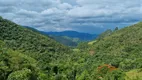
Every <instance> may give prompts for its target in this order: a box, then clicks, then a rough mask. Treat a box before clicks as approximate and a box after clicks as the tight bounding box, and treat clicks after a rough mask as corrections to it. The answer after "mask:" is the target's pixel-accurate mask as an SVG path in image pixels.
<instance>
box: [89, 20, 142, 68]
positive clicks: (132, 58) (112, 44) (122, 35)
mask: <svg viewBox="0 0 142 80" xmlns="http://www.w3.org/2000/svg"><path fill="white" fill-rule="evenodd" d="M141 35H142V22H140V23H138V24H134V25H132V26H129V27H126V28H124V29H121V30H117V31H114V32H113V33H111V35H109V36H106V37H104V38H102V39H100V40H96V41H94V43H93V44H91V45H90V44H89V48H88V49H87V50H93V51H94V54H95V57H97V56H98V57H97V58H98V59H101V60H102V61H103V62H105V63H107V64H111V65H114V66H116V67H119V68H121V69H123V70H125V71H127V70H131V69H135V68H142V64H141V63H142V36H141Z"/></svg>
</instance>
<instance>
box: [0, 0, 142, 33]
mask: <svg viewBox="0 0 142 80" xmlns="http://www.w3.org/2000/svg"><path fill="white" fill-rule="evenodd" d="M140 3H142V0H132V1H130V0H0V16H3V17H4V18H6V19H10V20H12V21H14V22H16V23H18V24H20V25H26V26H31V27H34V28H36V29H39V30H43V31H64V30H76V31H81V32H90V33H100V32H102V31H104V30H106V29H107V28H111V29H112V28H114V27H116V26H118V27H123V26H127V25H130V24H133V23H136V22H138V21H141V20H142V16H141V14H142V4H140Z"/></svg>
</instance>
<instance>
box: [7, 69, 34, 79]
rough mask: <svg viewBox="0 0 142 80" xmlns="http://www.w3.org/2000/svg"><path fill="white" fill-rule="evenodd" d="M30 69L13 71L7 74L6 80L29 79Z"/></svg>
mask: <svg viewBox="0 0 142 80" xmlns="http://www.w3.org/2000/svg"><path fill="white" fill-rule="evenodd" d="M31 74H32V72H31V70H29V69H23V70H19V71H15V72H13V73H11V74H10V75H9V76H8V79H7V80H30V78H31Z"/></svg>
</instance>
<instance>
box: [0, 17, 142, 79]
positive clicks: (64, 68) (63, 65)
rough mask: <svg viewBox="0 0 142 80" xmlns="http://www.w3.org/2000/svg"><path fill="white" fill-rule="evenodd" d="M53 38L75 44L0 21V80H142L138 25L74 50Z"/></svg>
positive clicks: (141, 26) (141, 32)
mask: <svg viewBox="0 0 142 80" xmlns="http://www.w3.org/2000/svg"><path fill="white" fill-rule="evenodd" d="M55 38H58V40H60V41H61V40H62V39H65V41H67V43H65V44H67V45H73V46H74V45H77V44H76V43H73V42H72V41H74V42H78V40H77V39H74V40H73V39H71V38H68V37H65V36H64V37H62V38H60V37H58V36H56V37H55V36H50V35H49V36H48V35H43V34H41V33H40V32H38V31H35V30H32V29H28V28H25V27H22V26H20V25H18V24H16V23H14V22H12V21H10V20H7V19H3V18H2V17H0V80H142V22H139V23H137V24H134V25H132V26H128V27H125V28H123V29H120V30H118V29H117V30H114V31H111V30H107V31H105V32H104V33H102V34H101V35H100V36H99V37H98V38H97V39H95V40H92V41H90V42H82V43H79V44H78V46H77V47H74V48H71V47H68V46H65V45H63V44H61V43H59V42H60V41H58V42H57V41H55V40H54V39H55ZM66 39H67V40H66ZM68 42H70V44H68Z"/></svg>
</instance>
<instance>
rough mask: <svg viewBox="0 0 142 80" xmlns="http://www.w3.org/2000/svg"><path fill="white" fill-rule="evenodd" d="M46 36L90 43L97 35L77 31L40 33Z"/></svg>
mask: <svg viewBox="0 0 142 80" xmlns="http://www.w3.org/2000/svg"><path fill="white" fill-rule="evenodd" d="M41 33H43V34H47V35H54V36H67V37H70V38H78V39H80V40H81V41H90V40H93V39H96V38H97V37H98V34H89V33H81V32H77V31H62V32H43V31H42V32H41Z"/></svg>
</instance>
